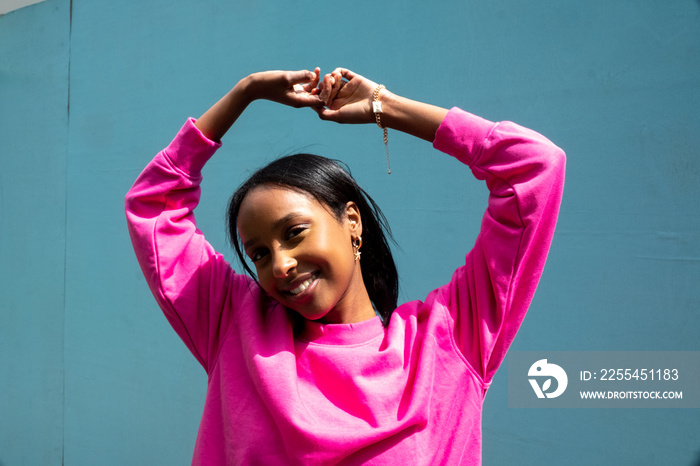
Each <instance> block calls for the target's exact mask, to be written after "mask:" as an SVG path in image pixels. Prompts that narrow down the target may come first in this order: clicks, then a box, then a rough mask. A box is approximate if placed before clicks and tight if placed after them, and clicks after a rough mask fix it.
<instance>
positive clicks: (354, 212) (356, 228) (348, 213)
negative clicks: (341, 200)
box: [345, 201, 362, 236]
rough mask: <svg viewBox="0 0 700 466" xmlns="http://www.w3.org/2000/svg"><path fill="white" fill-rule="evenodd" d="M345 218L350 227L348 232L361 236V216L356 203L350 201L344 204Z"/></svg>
mask: <svg viewBox="0 0 700 466" xmlns="http://www.w3.org/2000/svg"><path fill="white" fill-rule="evenodd" d="M345 218H346V220H347V222H348V225H349V227H350V234H352V235H354V236H362V217H361V216H360V209H359V208H358V207H357V204H355V203H354V202H352V201H350V202H348V203H347V204H346V206H345Z"/></svg>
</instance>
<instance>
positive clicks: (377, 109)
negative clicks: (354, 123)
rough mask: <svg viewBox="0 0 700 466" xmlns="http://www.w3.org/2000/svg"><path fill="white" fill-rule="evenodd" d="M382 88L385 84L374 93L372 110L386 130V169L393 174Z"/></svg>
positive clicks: (382, 127)
mask: <svg viewBox="0 0 700 466" xmlns="http://www.w3.org/2000/svg"><path fill="white" fill-rule="evenodd" d="M382 89H386V87H384V85H383V84H380V85H379V86H377V88H376V89H375V90H374V93H373V94H372V111H373V112H374V117H375V118H376V120H377V126H379V127H380V128H381V129H383V130H384V149H385V150H386V169H387V172H388V173H389V174H390V175H391V164H390V163H389V133H388V131H387V129H386V127H385V126H382V116H381V115H382V103H381V101H380V100H379V94H380V93H381V92H382Z"/></svg>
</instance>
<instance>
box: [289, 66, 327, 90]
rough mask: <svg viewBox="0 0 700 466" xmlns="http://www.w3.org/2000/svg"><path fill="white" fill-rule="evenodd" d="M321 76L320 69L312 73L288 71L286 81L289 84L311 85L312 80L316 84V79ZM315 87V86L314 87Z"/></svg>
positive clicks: (307, 71)
mask: <svg viewBox="0 0 700 466" xmlns="http://www.w3.org/2000/svg"><path fill="white" fill-rule="evenodd" d="M320 74H321V69H320V68H316V69H315V70H314V71H309V70H299V71H290V72H289V74H288V75H287V79H288V80H289V82H290V84H292V85H294V84H304V83H312V82H314V80H315V81H316V83H318V78H319V76H320ZM314 87H316V86H314Z"/></svg>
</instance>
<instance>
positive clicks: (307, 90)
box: [244, 68, 325, 108]
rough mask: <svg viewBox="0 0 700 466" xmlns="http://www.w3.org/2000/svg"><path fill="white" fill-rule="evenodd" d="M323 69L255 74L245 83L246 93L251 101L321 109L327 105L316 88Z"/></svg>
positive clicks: (246, 79)
mask: <svg viewBox="0 0 700 466" xmlns="http://www.w3.org/2000/svg"><path fill="white" fill-rule="evenodd" d="M320 77H321V69H320V68H316V69H315V70H314V71H308V70H301V71H262V72H259V73H253V74H251V75H250V76H248V77H247V78H245V79H244V81H245V93H246V94H247V96H248V98H249V99H250V101H253V100H257V99H265V100H271V101H273V102H278V103H280V104H284V105H289V106H290V107H295V108H301V107H319V106H322V105H324V104H325V101H324V100H322V98H321V97H320V95H319V93H320V90H319V89H318V88H317V87H316V86H317V85H318V83H319V80H320Z"/></svg>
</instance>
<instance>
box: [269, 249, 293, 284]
mask: <svg viewBox="0 0 700 466" xmlns="http://www.w3.org/2000/svg"><path fill="white" fill-rule="evenodd" d="M296 266H297V261H296V259H294V256H293V255H292V254H290V253H289V252H288V251H275V252H274V253H273V257H272V273H273V274H274V276H275V278H285V277H286V276H287V275H289V273H290V272H291V271H292V270H293V269H294V268H295V267H296Z"/></svg>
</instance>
